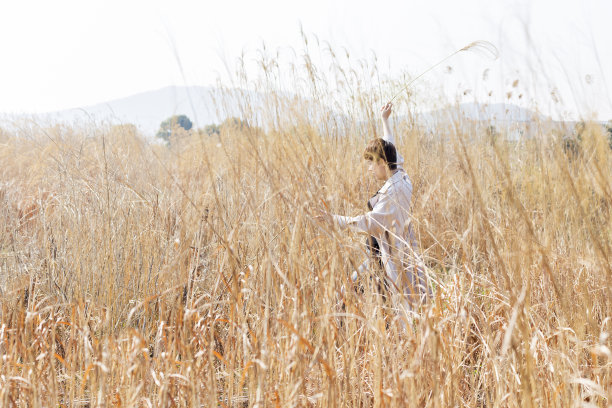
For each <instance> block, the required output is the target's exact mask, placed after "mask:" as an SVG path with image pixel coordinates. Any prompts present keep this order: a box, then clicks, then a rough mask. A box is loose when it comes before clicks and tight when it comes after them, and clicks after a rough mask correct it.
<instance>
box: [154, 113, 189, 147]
mask: <svg viewBox="0 0 612 408" xmlns="http://www.w3.org/2000/svg"><path fill="white" fill-rule="evenodd" d="M192 127H193V123H191V120H190V119H189V118H188V117H187V116H185V115H174V116H171V117H169V118H168V119H166V120H164V121H163V122H162V123H161V125H159V130H158V131H157V134H156V136H157V137H159V138H160V139H163V140H164V141H166V143H168V142H169V141H170V136H171V135H172V133H173V132H175V131H176V130H177V129H178V128H183V129H185V130H190V129H191V128H192Z"/></svg>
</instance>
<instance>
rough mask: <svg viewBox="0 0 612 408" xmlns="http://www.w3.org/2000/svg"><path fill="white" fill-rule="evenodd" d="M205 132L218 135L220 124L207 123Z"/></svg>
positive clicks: (209, 134)
mask: <svg viewBox="0 0 612 408" xmlns="http://www.w3.org/2000/svg"><path fill="white" fill-rule="evenodd" d="M204 133H205V134H207V135H208V136H212V135H218V134H219V133H220V132H219V125H216V124H214V123H213V124H211V125H206V126H205V127H204Z"/></svg>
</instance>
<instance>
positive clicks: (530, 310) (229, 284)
mask: <svg viewBox="0 0 612 408" xmlns="http://www.w3.org/2000/svg"><path fill="white" fill-rule="evenodd" d="M306 46H308V44H306ZM324 51H325V52H327V53H328V55H329V58H330V60H331V61H332V62H331V65H330V66H329V67H317V66H316V65H315V64H314V63H313V62H312V60H311V59H310V54H308V53H307V54H305V56H304V58H303V60H301V63H296V64H295V65H294V66H293V68H292V69H284V68H283V69H281V68H280V64H277V63H275V59H274V58H273V57H270V56H268V55H266V54H265V52H262V54H261V56H260V60H259V63H260V66H261V71H260V73H261V75H260V76H258V77H256V78H250V77H249V76H248V75H246V73H245V72H246V70H243V69H242V68H241V67H240V65H239V67H238V73H237V75H236V81H237V82H236V83H235V84H234V85H236V86H239V87H242V89H248V90H250V91H232V90H230V89H228V90H226V91H227V92H228V93H232V92H233V93H234V94H233V95H231V96H228V98H229V99H223V96H221V97H219V109H220V110H223V109H225V107H224V102H223V101H224V100H225V101H228V100H232V101H236V100H239V101H240V105H239V110H240V111H241V116H242V118H243V119H245V120H247V121H249V122H250V124H251V126H250V127H246V128H245V127H243V128H238V127H237V128H235V129H231V128H225V129H224V130H223V132H222V134H221V135H220V136H219V137H200V136H197V135H194V134H192V135H182V137H180V138H177V139H175V140H174V141H173V144H172V145H171V146H170V147H165V146H160V145H155V144H150V143H146V142H145V141H144V140H143V139H142V138H140V137H139V136H138V135H137V134H136V133H135V132H134V129H133V128H131V127H129V126H123V127H121V126H119V127H109V126H91V127H89V128H77V127H67V126H61V125H58V126H55V127H46V128H42V127H38V126H36V125H34V126H28V127H24V128H22V129H21V130H19V131H18V132H13V133H11V132H6V131H5V132H3V133H2V134H1V135H0V138H1V140H0V162H1V163H2V167H1V168H0V180H1V182H2V185H1V190H0V201H1V205H0V210H1V213H0V230H1V231H2V234H1V238H0V290H1V303H0V304H1V315H0V319H1V324H0V355H1V358H0V401H1V402H0V405H2V406H143V407H145V406H228V407H229V406H311V405H312V406H414V407H417V406H431V407H447V406H473V407H530V406H553V407H567V406H599V407H606V406H610V404H611V400H610V399H611V398H612V371H611V367H612V355H611V354H610V337H609V333H610V331H611V325H612V322H611V321H610V316H611V313H610V312H611V303H610V295H611V285H610V282H612V277H611V272H610V271H611V265H610V257H611V256H612V254H611V251H610V245H611V238H612V235H611V233H612V230H611V220H610V210H611V209H610V205H611V203H612V176H611V174H612V173H611V170H612V168H611V162H610V160H611V154H610V149H609V147H608V145H607V141H606V138H605V135H604V134H603V133H602V131H601V129H600V128H599V127H598V126H596V125H591V126H587V127H586V128H584V129H583V133H582V137H581V141H580V144H579V149H575V150H572V151H566V150H564V149H563V146H564V145H563V143H562V140H560V137H559V136H556V134H555V133H554V132H552V131H540V132H539V133H538V135H537V137H536V138H534V139H529V140H523V141H520V142H512V143H510V142H505V141H504V140H503V137H502V138H497V139H494V138H492V137H490V135H489V134H488V133H487V132H486V127H485V126H478V124H474V123H468V122H467V121H464V120H461V119H460V118H456V120H454V121H452V122H448V123H440V124H439V126H438V128H436V129H435V131H434V132H433V134H432V133H431V132H427V131H425V130H423V129H422V128H420V127H419V126H416V124H415V123H414V121H413V120H412V118H413V116H412V115H411V114H410V111H411V109H413V107H414V105H413V102H412V101H413V99H404V100H403V101H400V103H399V104H397V105H396V106H397V107H396V115H403V116H404V118H403V119H398V120H396V122H395V124H394V130H395V133H396V135H397V137H398V140H397V144H398V147H399V150H400V151H401V153H402V154H403V155H404V157H405V158H406V166H405V167H406V170H407V172H408V174H409V175H410V176H411V178H412V181H413V184H414V195H413V208H412V213H413V215H414V225H415V229H416V231H417V235H418V239H419V242H420V246H421V248H422V253H423V256H424V259H425V262H426V265H427V269H428V273H429V274H430V276H431V277H432V278H433V279H434V280H435V282H436V284H435V297H434V298H433V299H432V300H431V302H429V303H428V304H427V305H426V306H425V307H423V308H422V310H420V312H419V314H418V316H417V317H416V318H414V319H413V320H410V321H409V320H407V319H406V318H405V316H402V315H398V314H395V313H393V312H392V311H391V312H390V311H389V310H388V308H387V307H386V305H385V304H383V303H382V302H381V300H380V299H379V297H378V296H375V295H373V291H372V288H370V287H369V286H368V284H367V281H366V282H365V284H364V293H363V294H361V293H354V292H353V291H350V290H348V291H346V293H345V294H344V295H342V291H341V288H342V286H348V276H349V274H350V272H351V271H352V270H353V267H354V265H356V264H358V262H359V261H361V259H362V257H363V248H362V247H361V242H362V237H360V236H357V235H352V234H349V235H343V234H339V233H338V232H337V231H335V230H333V228H331V227H329V226H326V225H321V224H318V223H317V222H315V221H314V220H313V218H312V215H313V214H314V213H315V210H316V209H317V208H321V207H322V206H323V205H326V206H328V207H330V208H331V209H332V210H333V211H335V212H338V213H346V214H357V213H359V212H363V211H364V210H365V201H366V199H367V198H369V197H370V195H371V194H372V193H373V192H374V191H376V189H377V186H376V185H375V183H373V182H372V181H370V180H369V179H368V177H367V175H366V172H365V167H364V165H363V163H362V162H360V157H361V149H362V147H363V145H364V142H365V141H366V140H367V138H368V137H370V136H371V135H372V134H373V133H374V132H380V130H379V123H378V119H377V116H376V111H377V108H378V105H379V103H380V102H381V100H380V99H379V97H378V96H377V95H381V94H383V92H382V90H383V89H384V90H385V91H392V90H393V89H398V87H399V86H400V85H401V81H399V82H394V81H393V80H390V79H384V78H383V79H382V81H381V79H380V78H377V77H378V73H377V71H376V65H375V64H373V65H372V64H371V62H364V61H357V62H351V61H350V57H348V56H343V57H342V58H340V57H338V56H337V55H336V54H335V52H334V51H333V50H331V48H327V49H325V50H324ZM347 57H348V59H349V60H348V62H347V60H346V58H347ZM281 74H283V75H288V76H289V77H290V78H291V81H290V82H293V83H294V84H295V85H296V87H297V88H299V93H298V96H294V95H295V94H289V93H287V92H285V91H284V90H283V86H284V85H283V84H284V83H285V82H283V81H285V80H286V78H283V79H281ZM332 85H333V86H332ZM279 89H280V90H279ZM252 91H266V93H265V94H263V93H262V94H258V95H259V96H253V95H254V94H253V92H252ZM387 93H390V92H387ZM261 95H264V96H261ZM402 97H403V98H406V97H405V96H402ZM254 98H255V99H257V100H254ZM377 98H378V99H377ZM321 101H325V102H326V103H325V104H324V103H321ZM332 112H333V113H332ZM338 112H340V113H343V114H344V116H343V115H339V114H338ZM358 118H363V119H364V120H363V121H360V120H358ZM543 128H544V127H543ZM14 133H15V134H14ZM323 202H325V204H323ZM342 302H344V304H345V310H343V309H342V308H341V304H342Z"/></svg>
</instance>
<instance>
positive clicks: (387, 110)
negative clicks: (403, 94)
mask: <svg viewBox="0 0 612 408" xmlns="http://www.w3.org/2000/svg"><path fill="white" fill-rule="evenodd" d="M392 109H393V104H392V103H391V102H387V103H386V104H384V105H383V107H382V108H380V116H381V117H382V120H387V119H389V116H391V111H392Z"/></svg>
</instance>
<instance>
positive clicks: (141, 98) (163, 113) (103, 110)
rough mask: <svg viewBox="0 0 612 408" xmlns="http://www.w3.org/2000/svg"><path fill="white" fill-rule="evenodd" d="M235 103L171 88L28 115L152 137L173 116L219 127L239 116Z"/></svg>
mask: <svg viewBox="0 0 612 408" xmlns="http://www.w3.org/2000/svg"><path fill="white" fill-rule="evenodd" d="M234 92H238V90H235V91H234ZM232 100H233V102H232ZM228 101H229V102H228ZM236 101H237V98H235V97H234V98H232V97H229V98H228V97H227V94H226V96H225V97H223V98H222V97H221V91H220V90H219V89H217V88H213V87H202V86H168V87H165V88H161V89H158V90H154V91H149V92H143V93H139V94H136V95H132V96H128V97H125V98H120V99H115V100H111V101H108V102H104V103H99V104H96V105H91V106H84V107H82V108H75V109H67V110H62V111H57V112H49V113H43V114H36V115H27V118H28V119H34V120H38V121H40V122H42V123H57V122H60V123H61V122H64V123H79V124H89V123H96V124H103V123H112V124H127V123H131V124H134V125H136V127H137V128H138V129H139V130H140V131H141V132H142V133H143V135H145V136H147V137H152V136H154V135H155V133H156V132H157V130H158V129H159V125H160V123H161V122H162V121H163V120H165V119H167V118H168V117H170V116H172V115H180V114H183V115H187V116H188V117H189V118H190V119H191V121H192V122H193V124H194V127H204V126H205V125H208V124H211V123H219V122H220V121H221V120H223V119H225V118H226V117H228V116H239V108H238V104H237V103H236ZM219 106H222V107H223V109H224V110H223V111H222V112H220V111H217V108H218V107H219ZM22 116H23V117H26V115H22ZM13 119H14V118H13Z"/></svg>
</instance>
